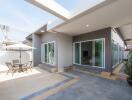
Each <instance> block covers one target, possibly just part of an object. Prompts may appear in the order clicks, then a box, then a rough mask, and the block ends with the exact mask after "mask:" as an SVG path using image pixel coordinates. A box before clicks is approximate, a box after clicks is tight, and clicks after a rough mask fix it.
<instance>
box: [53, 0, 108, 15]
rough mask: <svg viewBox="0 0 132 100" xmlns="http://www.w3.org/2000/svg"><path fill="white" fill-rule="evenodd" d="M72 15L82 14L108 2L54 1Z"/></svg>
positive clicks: (101, 0)
mask: <svg viewBox="0 0 132 100" xmlns="http://www.w3.org/2000/svg"><path fill="white" fill-rule="evenodd" d="M54 1H56V2H57V3H58V4H60V5H61V6H63V7H64V8H65V9H67V10H68V11H69V12H70V13H71V14H72V15H74V14H78V13H81V12H82V11H84V10H87V9H90V8H92V7H94V6H96V5H98V4H100V3H102V2H104V1H106V0H54Z"/></svg>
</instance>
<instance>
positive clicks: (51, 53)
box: [41, 42, 55, 65]
mask: <svg viewBox="0 0 132 100" xmlns="http://www.w3.org/2000/svg"><path fill="white" fill-rule="evenodd" d="M43 49H44V53H43V54H42V55H41V56H44V57H41V58H43V60H42V61H44V63H47V64H51V65H54V64H55V42H50V43H44V44H42V49H41V51H43Z"/></svg>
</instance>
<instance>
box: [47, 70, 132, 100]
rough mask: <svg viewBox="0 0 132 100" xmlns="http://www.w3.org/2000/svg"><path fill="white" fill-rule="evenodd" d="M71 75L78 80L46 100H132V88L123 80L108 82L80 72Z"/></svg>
mask: <svg viewBox="0 0 132 100" xmlns="http://www.w3.org/2000/svg"><path fill="white" fill-rule="evenodd" d="M72 74H75V75H77V76H79V77H80V80H79V81H78V82H77V83H75V84H74V85H72V86H70V87H68V88H67V89H65V90H64V91H61V92H58V93H56V94H54V95H51V96H49V97H48V98H46V100H132V87H130V86H128V84H127V82H126V81H125V80H109V79H105V78H101V77H98V76H93V75H90V74H84V73H80V72H72Z"/></svg>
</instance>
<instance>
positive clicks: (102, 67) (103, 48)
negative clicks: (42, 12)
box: [73, 38, 105, 69]
mask: <svg viewBox="0 0 132 100" xmlns="http://www.w3.org/2000/svg"><path fill="white" fill-rule="evenodd" d="M98 40H102V41H103V46H102V51H103V54H104V57H103V60H102V61H103V66H95V65H84V64H81V43H82V42H89V41H98ZM75 43H80V63H79V64H77V63H75ZM73 64H75V65H81V66H90V67H96V68H101V69H105V38H99V39H92V40H85V41H79V42H73ZM92 64H93V63H92Z"/></svg>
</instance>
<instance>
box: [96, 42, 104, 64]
mask: <svg viewBox="0 0 132 100" xmlns="http://www.w3.org/2000/svg"><path fill="white" fill-rule="evenodd" d="M103 50H104V48H103V41H102V40H98V41H95V66H101V67H103V63H104V62H103V61H104V51H103Z"/></svg>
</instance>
